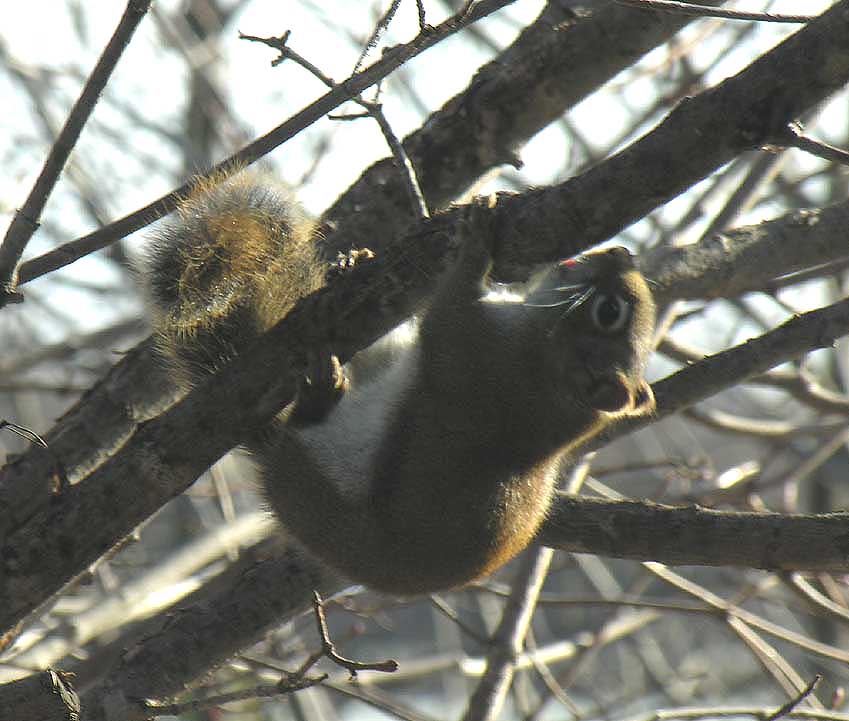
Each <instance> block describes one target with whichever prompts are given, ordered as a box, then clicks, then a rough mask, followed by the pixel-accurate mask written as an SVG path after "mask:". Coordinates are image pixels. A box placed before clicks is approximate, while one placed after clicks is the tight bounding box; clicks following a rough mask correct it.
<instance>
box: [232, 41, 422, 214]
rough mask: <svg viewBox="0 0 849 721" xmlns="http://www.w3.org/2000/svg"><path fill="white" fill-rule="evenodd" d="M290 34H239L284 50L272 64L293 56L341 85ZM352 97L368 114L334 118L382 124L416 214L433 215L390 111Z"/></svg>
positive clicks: (326, 80) (324, 78)
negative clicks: (301, 50) (299, 48)
mask: <svg viewBox="0 0 849 721" xmlns="http://www.w3.org/2000/svg"><path fill="white" fill-rule="evenodd" d="M290 36H291V32H290V31H289V30H287V31H286V32H285V33H284V34H283V35H282V36H281V37H279V38H260V37H256V36H255V35H244V34H242V33H240V34H239V37H240V38H241V39H242V40H250V41H251V42H259V43H263V44H264V45H267V46H268V47H271V48H274V49H275V50H277V51H278V52H279V53H280V57H278V58H276V59H274V60H272V62H271V65H272V66H273V67H276V66H277V65H280V64H281V63H282V62H283V61H285V60H291V61H293V62H295V63H297V64H298V65H300V66H301V67H302V68H304V70H306V71H307V72H309V73H310V74H311V75H313V76H314V77H316V78H317V79H318V80H320V81H321V82H322V83H324V84H325V85H326V86H327V87H329V88H331V89H332V88H335V87H337V85H338V83H336V81H335V80H333V78H331V77H330V76H328V75H325V74H324V73H323V72H322V71H321V70H320V69H319V68H318V67H317V66H316V65H314V64H313V63H311V62H310V61H309V60H307V59H306V58H305V57H304V56H303V55H301V54H300V53H298V52H297V51H295V50H292V48H290V47H289V45H288V41H289V37H290ZM351 100H353V101H354V102H355V103H357V105H359V106H360V107H361V108H363V109H364V110H365V111H366V112H365V114H357V115H337V116H333V115H330V116H328V117H330V118H331V119H333V120H356V119H359V118H362V117H371V118H373V119H374V120H375V121H376V122H377V125H378V127H379V128H380V132H381V133H383V137H384V138H385V140H386V144H387V145H388V146H389V150H390V152H391V153H392V156H393V157H394V158H395V163H396V165H397V166H398V170H399V171H400V173H401V180H402V182H403V184H404V187H405V189H406V191H407V195H408V197H409V199H410V206H411V208H412V211H413V218H415V219H416V220H421V219H423V218H428V217H430V211H429V210H428V207H427V202H426V201H425V197H424V193H423V192H422V189H421V184H420V183H419V179H418V175H417V174H416V169H415V167H414V166H413V161H412V160H410V156H409V155H407V151H406V150H405V149H404V145H403V143H402V142H401V141H400V139H399V138H398V136H397V135H396V134H395V131H394V130H392V126H391V125H390V124H389V121H388V120H387V119H386V115H385V113H384V112H383V106H382V105H381V104H380V103H378V102H370V101H367V100H365V99H364V98H363V97H362V96H360V95H357V96H356V97H352V98H351Z"/></svg>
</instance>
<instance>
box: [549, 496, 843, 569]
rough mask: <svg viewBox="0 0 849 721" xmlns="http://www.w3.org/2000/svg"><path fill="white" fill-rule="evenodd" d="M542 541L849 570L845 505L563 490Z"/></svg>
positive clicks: (621, 554)
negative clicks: (718, 507)
mask: <svg viewBox="0 0 849 721" xmlns="http://www.w3.org/2000/svg"><path fill="white" fill-rule="evenodd" d="M539 541H540V543H543V544H545V545H547V546H551V547H553V548H559V549H561V550H564V551H572V552H574V553H596V554H599V555H602V556H611V557H614V558H631V559H634V560H640V561H646V560H654V561H659V562H661V563H666V564H671V565H675V564H677V565H688V566H689V565H705V566H737V567H743V568H763V569H767V570H772V571H775V570H802V569H804V570H809V571H835V572H840V573H845V572H846V571H847V570H849V513H831V514H823V515H817V516H805V515H798V516H788V515H782V514H778V513H742V512H732V511H715V510H713V509H710V508H700V507H698V506H687V507H678V506H662V505H659V504H655V503H649V502H647V501H640V502H636V501H607V500H601V499H594V498H570V497H569V496H563V495H561V496H559V497H558V498H557V502H556V503H555V504H554V507H553V509H552V512H551V514H550V516H549V518H548V521H547V522H546V524H545V526H544V528H543V529H542V531H541V532H540V535H539Z"/></svg>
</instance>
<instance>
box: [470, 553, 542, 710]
mask: <svg viewBox="0 0 849 721" xmlns="http://www.w3.org/2000/svg"><path fill="white" fill-rule="evenodd" d="M552 554H553V551H552V550H551V549H550V548H543V547H541V548H537V549H535V550H531V551H529V552H528V555H527V556H526V557H525V559H524V561H523V565H522V567H521V570H520V571H519V575H518V577H517V578H516V580H515V581H514V584H513V592H512V593H511V595H510V599H509V600H508V602H507V606H506V608H505V609H504V614H503V615H502V617H501V623H500V624H499V625H498V628H497V629H496V631H495V634H494V636H493V648H492V651H491V652H490V653H489V654H488V655H487V659H486V671H485V672H484V674H483V677H482V678H481V680H480V683H479V684H478V686H477V688H476V689H475V692H474V693H473V694H472V696H471V698H470V699H469V703H468V706H467V707H466V713H465V715H464V716H463V719H464V721H492V720H493V719H495V718H497V717H498V715H499V713H500V712H501V708H502V706H503V705H504V699H505V698H506V697H507V691H508V690H509V689H510V685H511V683H512V681H513V674H514V673H515V671H516V664H517V661H518V657H519V654H520V653H521V651H522V647H523V646H524V643H525V636H526V635H527V633H528V629H529V628H530V622H531V618H532V617H533V612H534V609H535V608H536V601H537V598H538V597H539V592H540V590H541V589H542V584H543V582H544V581H545V577H546V575H547V574H548V567H549V565H550V564H551V557H552Z"/></svg>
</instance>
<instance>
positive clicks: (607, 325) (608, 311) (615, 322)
mask: <svg viewBox="0 0 849 721" xmlns="http://www.w3.org/2000/svg"><path fill="white" fill-rule="evenodd" d="M630 315H631V306H630V304H629V303H628V301H626V300H625V299H624V298H623V297H622V296H621V295H615V294H614V295H607V294H606V293H598V294H597V295H596V296H595V298H593V302H592V306H591V307H590V317H591V318H592V320H593V324H594V325H595V327H596V328H598V329H599V330H600V331H604V332H605V333H616V332H618V331H620V330H622V329H623V328H624V327H625V324H626V323H627V322H628V317H629V316H630Z"/></svg>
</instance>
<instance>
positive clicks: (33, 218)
mask: <svg viewBox="0 0 849 721" xmlns="http://www.w3.org/2000/svg"><path fill="white" fill-rule="evenodd" d="M150 2H151V0H128V2H127V7H126V9H125V10H124V14H123V15H122V16H121V20H120V21H119V22H118V26H117V27H116V28H115V32H114V33H113V34H112V37H111V38H110V39H109V42H108V43H107V45H106V47H105V48H104V50H103V53H102V54H101V56H100V58H99V59H98V61H97V65H95V67H94V69H93V70H92V71H91V75H89V77H88V80H87V81H86V84H85V87H83V90H82V93H80V97H79V98H78V99H77V102H76V103H74V107H73V108H71V112H70V113H69V114H68V119H67V120H66V121H65V125H64V127H63V128H62V130H61V132H60V133H59V137H57V138H56V141H55V142H54V143H53V147H52V148H51V149H50V153H49V155H48V156H47V159H46V160H45V161H44V165H43V167H42V169H41V173H40V174H39V176H38V179H37V180H36V181H35V185H34V186H33V188H32V190H31V191H30V194H29V196H28V197H27V199H26V200H25V201H24V204H23V206H21V208H20V209H19V210H18V212H17V213H15V217H14V218H13V219H12V222H11V224H10V225H9V229H8V230H7V231H6V237H5V238H4V239H3V243H2V245H0V286H2V293H1V294H0V307H2V306H3V305H5V304H6V303H7V302H9V301H10V300H15V299H17V300H20V295H19V294H18V292H17V279H16V277H15V271H16V267H17V264H18V261H19V260H20V258H21V255H22V254H23V252H24V248H26V245H27V243H28V242H29V239H30V238H31V237H32V234H33V233H34V232H35V231H36V229H37V228H38V223H39V218H40V217H41V211H42V210H43V209H44V206H45V204H46V203H47V198H48V197H49V196H50V193H51V192H52V191H53V187H54V186H55V185H56V181H57V180H58V179H59V175H60V174H61V172H62V169H63V168H64V167H65V162H66V161H67V160H68V156H69V155H70V154H71V151H72V150H73V149H74V146H75V145H76V143H77V139H78V138H79V136H80V133H81V132H82V130H83V127H85V124H86V122H87V121H88V118H89V116H90V115H91V113H92V111H93V110H94V106H95V105H96V103H97V101H98V99H99V98H100V94H101V93H102V92H103V88H104V87H106V83H107V81H108V80H109V77H110V76H111V75H112V71H113V70H114V69H115V66H116V65H117V64H118V60H120V59H121V55H122V54H123V53H124V50H126V48H127V46H128V45H129V43H130V40H131V39H132V37H133V34H134V33H135V31H136V28H137V27H138V26H139V23H141V21H142V18H144V16H145V15H146V14H147V11H148V9H149V8H150Z"/></svg>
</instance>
